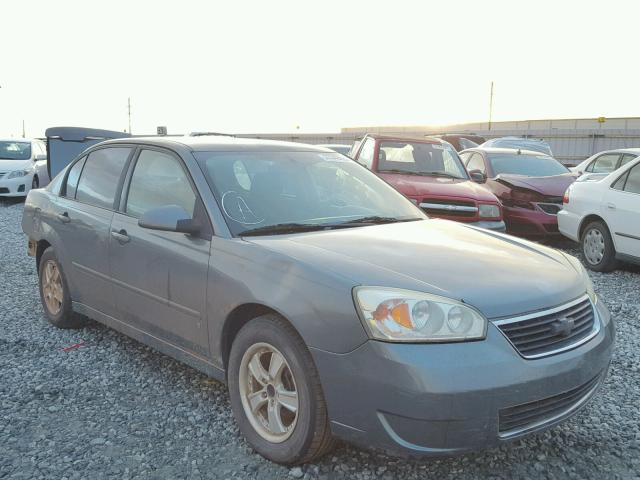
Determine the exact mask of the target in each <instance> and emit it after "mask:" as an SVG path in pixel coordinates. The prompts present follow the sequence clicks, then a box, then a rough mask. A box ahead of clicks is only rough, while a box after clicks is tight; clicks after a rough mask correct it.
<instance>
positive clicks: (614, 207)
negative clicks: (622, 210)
mask: <svg viewBox="0 0 640 480" xmlns="http://www.w3.org/2000/svg"><path fill="white" fill-rule="evenodd" d="M607 208H608V209H609V210H615V209H616V204H615V203H611V202H609V203H607Z"/></svg>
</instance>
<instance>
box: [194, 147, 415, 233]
mask: <svg viewBox="0 0 640 480" xmlns="http://www.w3.org/2000/svg"><path fill="white" fill-rule="evenodd" d="M195 156H196V158H197V160H198V161H199V163H200V166H201V168H202V169H203V171H204V173H205V176H206V177H207V181H208V182H209V185H210V186H211V189H212V191H213V194H214V195H215V197H216V200H217V201H218V204H219V205H220V206H221V209H222V211H223V214H224V216H225V219H226V221H227V224H228V225H229V229H230V230H231V232H232V233H233V234H234V235H236V236H237V235H242V234H247V233H248V232H249V231H251V230H256V231H260V232H262V231H265V229H268V228H269V227H273V226H278V225H292V224H296V226H300V225H302V226H303V227H304V228H306V229H307V230H309V229H310V228H309V227H312V228H315V227H317V229H323V228H331V227H338V226H340V228H342V227H346V226H357V225H366V224H367V223H368V222H370V223H376V221H375V220H378V221H379V223H388V222H393V221H408V220H421V219H424V218H426V216H425V215H424V214H423V213H422V211H421V210H420V209H418V208H417V207H415V206H414V205H413V204H412V203H411V202H409V200H407V199H406V198H405V197H404V196H403V195H401V194H400V193H398V192H397V191H395V190H394V189H393V188H392V187H390V186H389V185H388V184H387V183H385V182H384V181H382V180H381V179H379V178H378V177H376V176H375V175H374V174H373V173H371V172H369V171H368V170H367V169H366V168H364V167H362V166H361V165H358V164H357V163H356V162H354V161H353V160H351V159H348V158H346V157H345V156H343V155H340V154H338V153H323V152H295V151H283V152H196V153H195ZM374 217H375V219H374ZM367 219H369V220H367ZM364 220H367V222H365V221H364ZM358 222H361V223H358ZM341 224H342V225H341ZM258 229H259V230H258ZM274 233H275V232H274ZM278 233H279V232H278ZM282 233H285V232H282ZM265 234H267V233H265Z"/></svg>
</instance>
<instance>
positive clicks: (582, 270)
mask: <svg viewBox="0 0 640 480" xmlns="http://www.w3.org/2000/svg"><path fill="white" fill-rule="evenodd" d="M564 256H565V257H566V258H567V260H569V262H570V263H571V265H573V268H575V269H576V271H577V272H578V273H580V274H581V275H582V279H583V281H584V284H585V288H586V291H587V295H589V298H590V299H591V302H592V303H593V304H594V305H595V304H596V303H598V295H596V291H595V289H594V288H593V282H592V281H591V277H589V273H588V272H587V269H586V268H584V265H582V262H581V261H580V260H578V259H577V258H576V257H574V256H573V255H569V254H568V253H565V254H564Z"/></svg>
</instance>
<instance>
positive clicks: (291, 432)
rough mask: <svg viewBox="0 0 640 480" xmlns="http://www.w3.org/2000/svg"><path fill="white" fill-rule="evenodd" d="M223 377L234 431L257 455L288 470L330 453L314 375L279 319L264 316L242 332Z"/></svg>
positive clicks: (297, 341)
mask: <svg viewBox="0 0 640 480" xmlns="http://www.w3.org/2000/svg"><path fill="white" fill-rule="evenodd" d="M227 375H228V384H229V396H230V399H231V407H232V408H233V413H234V416H235V418H236V421H237V423H238V427H239V428H240V431H241V432H242V434H243V435H244V437H245V438H246V439H247V441H248V442H249V443H250V444H251V445H252V446H253V448H254V449H255V450H256V451H257V452H258V453H259V454H260V455H262V456H264V457H266V458H268V459H269V460H272V461H274V462H277V463H281V464H286V465H292V464H299V463H306V462H309V461H312V460H314V459H316V458H319V457H320V456H322V455H324V454H326V453H327V452H328V451H329V450H331V448H332V447H333V444H334V441H333V437H332V436H331V430H330V427H329V419H328V414H327V408H326V404H325V400H324V395H323V393H322V387H321V385H320V378H319V376H318V372H317V370H316V367H315V365H314V363H313V360H312V358H311V354H310V353H309V351H308V349H307V347H306V345H305V344H304V342H303V341H302V339H301V338H300V336H299V335H298V333H297V332H296V331H295V330H294V329H293V328H292V327H291V326H290V325H289V324H288V323H287V322H286V321H284V320H283V319H282V318H281V317H279V316H277V315H273V314H269V315H264V316H261V317H258V318H256V319H254V320H252V321H250V322H249V323H247V324H246V325H245V326H244V327H242V329H241V330H240V332H238V335H237V336H236V338H235V340H234V342H233V345H232V346H231V353H230V356H229V369H228V372H227Z"/></svg>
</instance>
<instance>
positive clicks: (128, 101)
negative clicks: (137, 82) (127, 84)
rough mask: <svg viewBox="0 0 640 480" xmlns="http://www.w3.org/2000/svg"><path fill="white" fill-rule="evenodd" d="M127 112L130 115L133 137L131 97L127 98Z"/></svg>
mask: <svg viewBox="0 0 640 480" xmlns="http://www.w3.org/2000/svg"><path fill="white" fill-rule="evenodd" d="M127 110H128V113H129V135H131V97H129V98H127Z"/></svg>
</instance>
